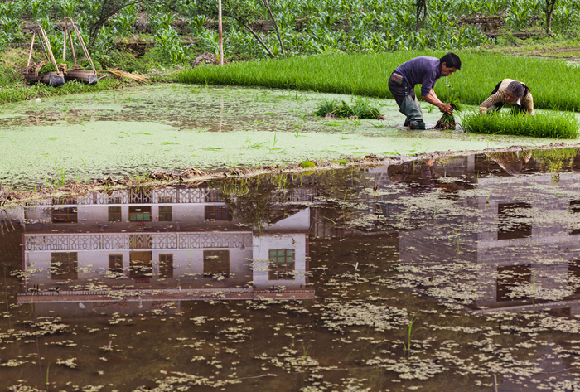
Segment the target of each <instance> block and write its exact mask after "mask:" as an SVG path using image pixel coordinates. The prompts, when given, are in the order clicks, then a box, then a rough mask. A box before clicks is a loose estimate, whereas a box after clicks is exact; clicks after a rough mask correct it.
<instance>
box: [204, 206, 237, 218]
mask: <svg viewBox="0 0 580 392" xmlns="http://www.w3.org/2000/svg"><path fill="white" fill-rule="evenodd" d="M205 220H232V214H231V212H230V210H228V208H227V207H226V206H205Z"/></svg>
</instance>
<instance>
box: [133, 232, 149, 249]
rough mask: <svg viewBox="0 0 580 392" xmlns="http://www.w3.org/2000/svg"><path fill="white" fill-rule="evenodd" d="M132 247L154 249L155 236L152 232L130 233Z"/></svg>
mask: <svg viewBox="0 0 580 392" xmlns="http://www.w3.org/2000/svg"><path fill="white" fill-rule="evenodd" d="M129 248H130V249H152V248H153V237H152V236H151V234H131V235H129Z"/></svg>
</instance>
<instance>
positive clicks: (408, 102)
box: [389, 72, 423, 124]
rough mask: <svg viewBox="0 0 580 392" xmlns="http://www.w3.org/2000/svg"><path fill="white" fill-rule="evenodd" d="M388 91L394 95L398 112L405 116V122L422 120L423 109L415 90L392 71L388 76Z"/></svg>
mask: <svg viewBox="0 0 580 392" xmlns="http://www.w3.org/2000/svg"><path fill="white" fill-rule="evenodd" d="M389 91H390V92H391V94H393V96H394V97H395V102H397V105H399V112H401V113H402V114H404V115H405V116H407V119H406V120H405V124H410V123H411V122H417V123H419V122H420V123H422V122H423V111H422V110H421V107H420V106H419V100H418V99H417V96H416V95H415V90H413V88H412V87H411V86H409V85H408V84H407V81H406V80H405V78H403V77H402V76H401V75H399V74H397V73H395V72H393V73H392V74H391V76H390V77H389Z"/></svg>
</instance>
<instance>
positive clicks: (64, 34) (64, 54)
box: [62, 22, 66, 63]
mask: <svg viewBox="0 0 580 392" xmlns="http://www.w3.org/2000/svg"><path fill="white" fill-rule="evenodd" d="M62 34H63V35H62V62H63V63H64V61H65V60H66V22H65V23H64V31H63V32H62Z"/></svg>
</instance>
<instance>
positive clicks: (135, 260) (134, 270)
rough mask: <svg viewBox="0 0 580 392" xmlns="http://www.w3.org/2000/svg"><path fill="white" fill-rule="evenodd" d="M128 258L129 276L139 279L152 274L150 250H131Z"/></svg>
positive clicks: (149, 276)
mask: <svg viewBox="0 0 580 392" xmlns="http://www.w3.org/2000/svg"><path fill="white" fill-rule="evenodd" d="M129 259H130V260H129V277H130V278H132V279H140V278H151V277H152V276H153V263H152V259H153V256H152V252H131V253H130V254H129Z"/></svg>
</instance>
